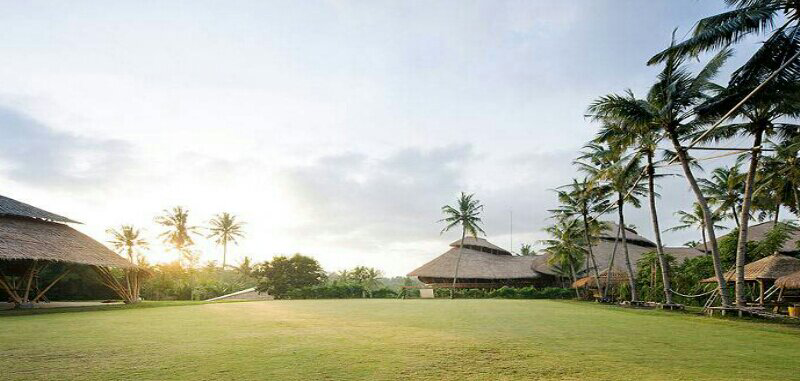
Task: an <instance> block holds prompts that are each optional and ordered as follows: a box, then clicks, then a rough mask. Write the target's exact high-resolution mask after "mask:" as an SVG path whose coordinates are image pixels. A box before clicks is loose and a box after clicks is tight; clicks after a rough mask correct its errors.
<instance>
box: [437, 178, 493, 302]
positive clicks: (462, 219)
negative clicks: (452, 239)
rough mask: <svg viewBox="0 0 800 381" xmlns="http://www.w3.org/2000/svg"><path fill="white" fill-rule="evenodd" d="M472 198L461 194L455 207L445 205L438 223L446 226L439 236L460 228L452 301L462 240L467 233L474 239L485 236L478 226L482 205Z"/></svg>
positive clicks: (461, 250) (462, 244) (451, 294)
mask: <svg viewBox="0 0 800 381" xmlns="http://www.w3.org/2000/svg"><path fill="white" fill-rule="evenodd" d="M474 197H475V195H474V194H466V193H464V192H461V196H460V197H459V198H458V200H457V201H456V205H455V206H450V205H445V206H443V207H442V213H443V214H444V215H445V217H444V218H442V219H441V220H439V222H444V223H445V224H446V225H445V227H444V229H442V233H441V234H444V233H445V232H448V231H450V229H452V228H454V227H456V226H461V244H460V245H459V247H458V259H456V269H455V272H454V273H453V287H452V288H450V299H453V290H454V289H455V288H456V280H457V279H458V267H459V265H460V264H461V254H462V253H463V252H464V238H466V235H467V233H469V234H470V235H471V236H472V237H473V238H476V239H477V238H478V233H482V234H486V232H484V231H483V229H482V228H481V226H480V224H481V223H482V221H481V218H480V215H481V211H483V205H481V202H480V201H479V200H477V199H475V198H474Z"/></svg>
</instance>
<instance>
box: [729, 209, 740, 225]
mask: <svg viewBox="0 0 800 381" xmlns="http://www.w3.org/2000/svg"><path fill="white" fill-rule="evenodd" d="M731 210H732V211H733V221H734V222H736V227H737V228H739V227H740V225H739V215H738V214H736V204H733V205H731Z"/></svg>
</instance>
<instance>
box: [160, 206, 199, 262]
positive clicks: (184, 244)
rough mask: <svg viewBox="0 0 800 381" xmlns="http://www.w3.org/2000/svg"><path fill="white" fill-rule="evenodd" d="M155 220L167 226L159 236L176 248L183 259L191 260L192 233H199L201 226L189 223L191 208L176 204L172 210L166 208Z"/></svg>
mask: <svg viewBox="0 0 800 381" xmlns="http://www.w3.org/2000/svg"><path fill="white" fill-rule="evenodd" d="M155 222H156V223H157V224H159V225H161V226H164V227H165V228H167V230H165V231H164V232H162V233H161V234H159V235H158V236H159V238H161V239H163V241H164V243H165V244H167V245H171V246H172V247H173V248H175V250H177V251H178V253H179V254H180V256H181V259H183V260H186V261H190V260H191V258H192V256H193V254H192V252H191V250H190V248H191V246H192V245H194V240H192V235H195V234H199V233H198V229H199V228H198V227H197V226H193V225H189V210H188V209H185V208H183V207H182V206H176V207H174V208H172V210H166V209H165V210H164V212H163V214H162V215H161V216H158V217H156V218H155Z"/></svg>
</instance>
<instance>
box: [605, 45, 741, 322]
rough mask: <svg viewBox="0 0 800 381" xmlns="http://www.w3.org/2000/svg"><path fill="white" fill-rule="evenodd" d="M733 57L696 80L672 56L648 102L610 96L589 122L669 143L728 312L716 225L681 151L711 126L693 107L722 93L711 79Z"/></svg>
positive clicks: (720, 59) (725, 54)
mask: <svg viewBox="0 0 800 381" xmlns="http://www.w3.org/2000/svg"><path fill="white" fill-rule="evenodd" d="M673 46H674V42H673ZM730 55H731V52H730V50H727V49H725V50H723V51H722V52H720V53H718V54H717V55H716V56H714V57H713V58H712V59H711V60H710V61H709V62H708V64H706V65H705V67H703V68H702V69H701V70H700V71H699V72H698V73H697V74H696V75H692V74H691V73H690V72H688V71H687V70H686V69H685V67H684V60H683V59H682V58H680V57H678V56H675V55H670V56H669V57H668V59H667V60H666V61H665V65H664V69H663V70H662V71H661V73H660V74H659V75H658V80H657V81H656V83H655V84H654V85H653V86H652V87H651V88H650V91H649V92H648V94H647V99H645V100H640V99H636V98H635V97H634V96H633V95H632V93H630V92H628V94H626V95H616V94H612V95H607V96H604V97H601V98H600V99H599V100H598V101H596V102H595V104H593V105H592V106H591V107H590V112H591V113H592V115H591V117H592V118H593V119H595V120H599V121H605V122H612V123H623V124H624V123H630V122H636V124H637V125H650V126H651V127H652V128H653V129H655V130H656V131H657V132H658V134H659V138H661V137H664V138H666V139H668V140H669V141H670V143H671V144H672V147H673V149H674V151H675V155H676V157H677V159H678V161H679V162H680V165H681V168H682V170H683V174H684V177H685V178H686V181H687V182H688V183H689V186H690V187H691V189H692V192H693V193H694V194H695V198H696V199H697V202H698V204H700V207H701V208H702V210H703V218H704V220H705V226H706V230H707V234H708V241H709V243H710V245H711V257H712V261H713V262H714V273H715V277H716V279H717V287H718V288H719V293H720V295H721V302H722V304H723V305H724V306H729V305H730V300H729V298H728V294H727V284H726V282H725V278H724V272H723V269H722V262H721V260H720V255H719V246H718V245H717V236H716V234H715V233H714V231H713V230H710V229H709V227H710V226H711V225H712V223H711V218H712V215H713V214H712V213H711V210H710V209H709V206H708V201H707V200H706V198H705V195H704V194H703V192H702V190H701V189H700V186H699V185H698V182H697V179H696V178H695V177H694V174H693V173H692V169H691V165H692V164H693V160H692V158H691V157H690V156H689V154H688V151H687V150H686V148H685V147H683V146H682V145H681V141H682V139H685V138H686V137H687V136H689V135H690V134H691V133H693V132H694V131H696V130H697V129H698V128H699V127H701V126H702V125H704V124H706V123H707V121H706V120H703V119H699V118H695V116H696V114H695V109H694V106H696V105H697V104H699V103H701V102H703V101H705V100H707V99H709V98H710V95H709V92H710V91H711V90H716V89H718V88H719V86H717V85H715V84H713V83H712V82H711V79H712V78H713V77H714V76H715V75H716V74H717V72H718V71H719V69H720V67H722V65H723V64H724V63H725V61H726V60H727V59H728V58H729V57H730Z"/></svg>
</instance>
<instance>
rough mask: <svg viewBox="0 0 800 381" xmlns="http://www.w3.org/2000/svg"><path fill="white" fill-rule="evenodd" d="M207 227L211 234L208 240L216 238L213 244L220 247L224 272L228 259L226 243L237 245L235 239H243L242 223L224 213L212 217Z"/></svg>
mask: <svg viewBox="0 0 800 381" xmlns="http://www.w3.org/2000/svg"><path fill="white" fill-rule="evenodd" d="M209 225H210V226H209V228H208V230H210V231H211V233H210V234H209V235H208V238H216V241H214V242H216V244H217V245H222V269H223V270H225V265H226V264H227V259H228V242H232V243H234V244H237V243H238V242H237V241H236V239H237V238H242V237H244V232H243V231H242V226H243V225H244V222H239V221H236V216H234V215H232V214H230V213H228V212H224V213H222V214H218V215H216V216H214V218H212V219H211V221H209Z"/></svg>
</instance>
